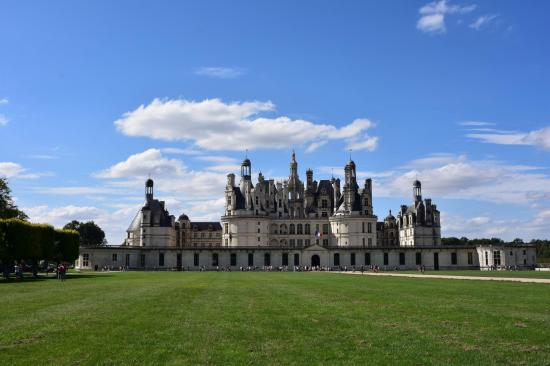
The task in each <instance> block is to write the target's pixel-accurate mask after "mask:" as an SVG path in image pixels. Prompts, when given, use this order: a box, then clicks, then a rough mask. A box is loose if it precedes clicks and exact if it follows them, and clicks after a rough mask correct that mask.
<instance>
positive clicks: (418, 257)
mask: <svg viewBox="0 0 550 366" xmlns="http://www.w3.org/2000/svg"><path fill="white" fill-rule="evenodd" d="M421 264H422V253H421V252H416V265H417V266H419V265H421Z"/></svg>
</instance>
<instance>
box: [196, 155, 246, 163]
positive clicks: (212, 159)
mask: <svg viewBox="0 0 550 366" xmlns="http://www.w3.org/2000/svg"><path fill="white" fill-rule="evenodd" d="M195 159H196V160H202V161H208V162H215V163H235V162H236V161H237V159H235V158H232V157H229V156H219V155H207V156H199V157H197V158H195Z"/></svg>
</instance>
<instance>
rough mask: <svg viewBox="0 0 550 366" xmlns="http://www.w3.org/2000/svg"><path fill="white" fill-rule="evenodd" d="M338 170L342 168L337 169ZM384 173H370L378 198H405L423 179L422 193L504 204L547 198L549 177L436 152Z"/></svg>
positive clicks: (517, 167)
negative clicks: (415, 183) (416, 183)
mask: <svg viewBox="0 0 550 366" xmlns="http://www.w3.org/2000/svg"><path fill="white" fill-rule="evenodd" d="M340 170H341V169H340ZM383 173H385V174H379V175H375V174H372V173H371V174H372V175H371V176H372V177H373V179H374V190H373V193H374V195H375V196H377V197H392V198H395V197H402V198H404V199H408V198H409V197H410V195H411V192H412V182H413V180H415V179H417V178H418V179H420V180H421V181H422V188H423V193H424V196H429V197H434V198H435V199H439V198H446V199H465V200H477V201H485V202H493V203H498V204H502V203H505V204H507V205H526V206H529V205H532V204H533V203H543V202H546V201H550V176H549V175H547V174H545V173H544V171H543V170H541V168H538V167H534V166H525V165H509V164H506V163H505V162H502V161H497V160H470V159H468V157H466V156H465V155H451V154H437V155H434V156H428V157H426V158H422V159H417V160H414V161H411V162H409V163H408V164H406V165H404V166H402V167H400V168H397V169H395V170H390V171H385V172H383Z"/></svg>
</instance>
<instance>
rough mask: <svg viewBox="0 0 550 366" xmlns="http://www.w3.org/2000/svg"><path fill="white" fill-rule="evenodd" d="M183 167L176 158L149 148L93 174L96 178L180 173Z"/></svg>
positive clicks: (159, 175)
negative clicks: (165, 155) (170, 157)
mask: <svg viewBox="0 0 550 366" xmlns="http://www.w3.org/2000/svg"><path fill="white" fill-rule="evenodd" d="M184 169H185V167H184V165H183V163H182V162H181V161H180V160H177V159H167V158H165V157H163V156H162V154H161V152H160V150H158V149H149V150H146V151H144V152H142V153H139V154H134V155H131V156H130V157H129V158H128V159H127V160H125V161H122V162H120V163H117V164H115V165H113V166H112V167H110V168H108V169H106V170H103V171H101V172H99V173H96V174H94V175H95V176H96V177H98V178H125V177H144V176H147V175H152V176H158V177H161V176H166V175H172V174H174V173H175V174H178V173H181V172H182V171H183V170H184Z"/></svg>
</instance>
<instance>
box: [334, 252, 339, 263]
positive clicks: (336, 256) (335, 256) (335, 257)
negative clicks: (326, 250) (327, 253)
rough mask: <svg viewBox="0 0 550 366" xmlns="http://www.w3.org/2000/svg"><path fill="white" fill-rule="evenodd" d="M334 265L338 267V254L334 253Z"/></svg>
mask: <svg viewBox="0 0 550 366" xmlns="http://www.w3.org/2000/svg"><path fill="white" fill-rule="evenodd" d="M334 265H335V266H339V265H340V254H338V253H334Z"/></svg>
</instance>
